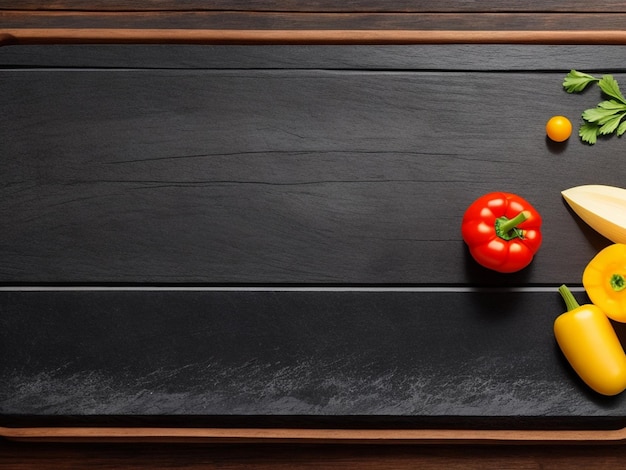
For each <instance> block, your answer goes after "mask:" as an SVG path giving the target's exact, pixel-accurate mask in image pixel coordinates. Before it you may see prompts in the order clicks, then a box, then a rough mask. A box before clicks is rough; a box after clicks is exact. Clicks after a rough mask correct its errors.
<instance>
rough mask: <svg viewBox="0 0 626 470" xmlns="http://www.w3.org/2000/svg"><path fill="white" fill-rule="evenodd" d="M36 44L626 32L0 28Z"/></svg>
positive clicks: (570, 38) (561, 37)
mask: <svg viewBox="0 0 626 470" xmlns="http://www.w3.org/2000/svg"><path fill="white" fill-rule="evenodd" d="M37 44H257V45H261V44H267V45H270V44H327V45H335V44H336V45H341V44H351V45H386V44H545V45H552V44H554V45H567V44H570V45H583V44H586V45H621V44H626V30H586V31H567V30H560V31H502V30H500V31H474V30H471V31H468V30H458V31H457V30H234V29H233V30H231V29H219V30H218V29H102V28H85V29H71V28H54V29H47V28H46V29H34V28H23V29H4V30H0V46H2V45H37Z"/></svg>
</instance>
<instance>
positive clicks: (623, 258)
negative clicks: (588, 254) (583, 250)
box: [583, 243, 626, 322]
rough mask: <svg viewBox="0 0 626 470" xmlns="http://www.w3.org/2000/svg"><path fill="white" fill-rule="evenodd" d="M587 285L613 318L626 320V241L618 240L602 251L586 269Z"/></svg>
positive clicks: (601, 308)
mask: <svg viewBox="0 0 626 470" xmlns="http://www.w3.org/2000/svg"><path fill="white" fill-rule="evenodd" d="M583 286H584V287H585V290H586V291H587V295H589V298H590V299H591V302H593V303H594V304H595V305H597V306H598V307H599V308H600V310H602V311H603V312H604V313H606V315H607V316H608V317H609V318H611V319H613V320H615V321H618V322H626V245H625V244H622V243H615V244H614V245H609V246H608V247H606V248H604V249H603V250H602V251H600V252H599V253H598V254H597V255H596V256H595V257H594V258H593V259H592V260H591V261H590V262H589V264H588V265H587V267H586V268H585V271H584V272H583Z"/></svg>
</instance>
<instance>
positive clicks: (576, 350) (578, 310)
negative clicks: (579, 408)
mask: <svg viewBox="0 0 626 470" xmlns="http://www.w3.org/2000/svg"><path fill="white" fill-rule="evenodd" d="M559 292H560V293H561V296H562V297H563V300H564V301H565V304H566V305H567V310H568V311H567V312H566V313H563V314H562V315H560V316H559V317H558V318H557V319H556V320H555V322H554V336H555V337H556V341H557V343H558V344H559V347H560V348H561V351H563V354H564V355H565V357H566V358H567V360H568V361H569V363H570V364H571V366H572V368H573V369H574V370H575V371H576V373H577V374H578V375H579V376H580V378H581V379H582V380H583V381H584V382H585V383H586V384H587V385H588V386H589V387H591V388H592V389H593V390H595V391H596V392H598V393H601V394H602V395H617V394H618V393H620V392H622V391H623V390H624V389H626V354H624V350H623V348H622V345H621V343H620V341H619V339H618V337H617V334H616V333H615V330H614V329H613V325H611V322H610V320H609V319H608V317H607V316H606V315H605V314H604V313H603V312H602V310H600V309H599V308H598V307H597V306H595V305H591V304H586V305H582V306H581V305H579V304H578V302H577V301H576V299H575V298H574V296H573V294H572V293H571V291H570V290H569V289H568V288H567V287H566V286H564V285H563V286H561V287H560V288H559Z"/></svg>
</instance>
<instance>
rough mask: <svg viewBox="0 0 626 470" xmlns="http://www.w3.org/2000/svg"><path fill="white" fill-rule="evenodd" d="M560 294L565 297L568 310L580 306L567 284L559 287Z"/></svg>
mask: <svg viewBox="0 0 626 470" xmlns="http://www.w3.org/2000/svg"><path fill="white" fill-rule="evenodd" d="M559 294H561V297H563V300H564V301H565V305H566V306H567V311H568V312H571V311H572V310H574V309H576V308H578V307H580V304H579V303H578V302H577V301H576V298H575V297H574V294H572V291H571V290H569V289H568V287H567V286H566V285H565V284H563V285H562V286H561V287H559Z"/></svg>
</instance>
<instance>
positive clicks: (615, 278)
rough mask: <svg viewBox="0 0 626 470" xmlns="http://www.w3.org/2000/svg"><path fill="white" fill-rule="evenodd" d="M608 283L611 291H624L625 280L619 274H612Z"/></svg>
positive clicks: (625, 287) (625, 286)
mask: <svg viewBox="0 0 626 470" xmlns="http://www.w3.org/2000/svg"><path fill="white" fill-rule="evenodd" d="M609 283H610V284H611V289H613V290H614V291H615V292H619V291H622V290H624V289H626V279H624V276H622V275H621V274H613V275H612V276H611V280H610V281H609Z"/></svg>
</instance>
